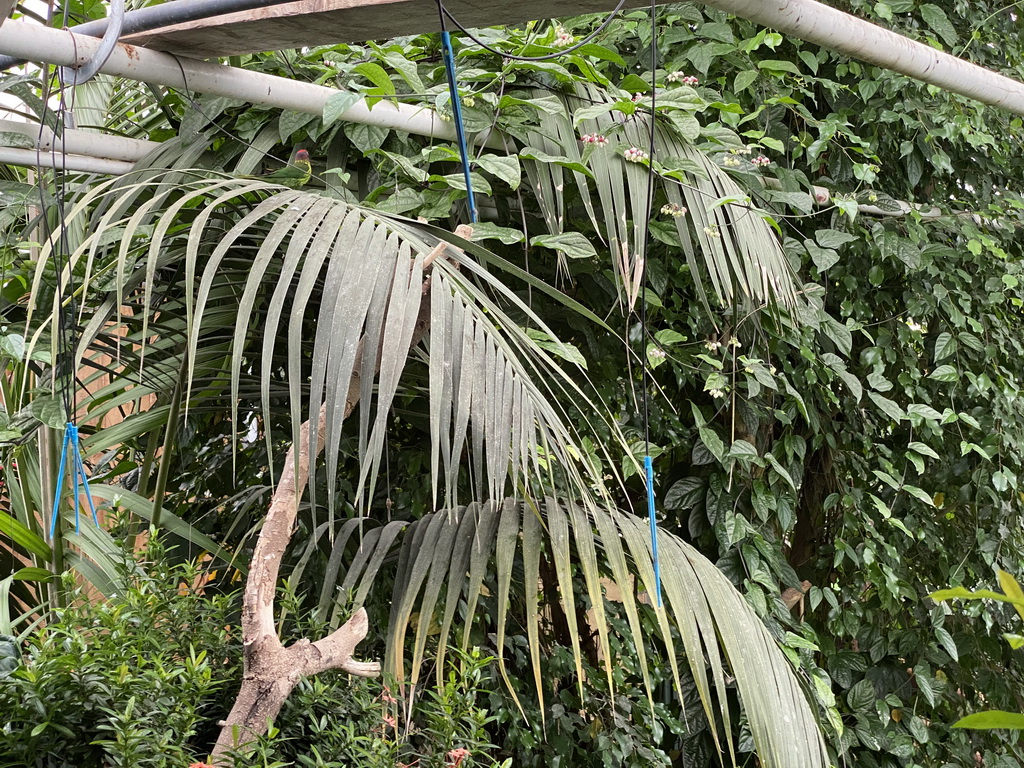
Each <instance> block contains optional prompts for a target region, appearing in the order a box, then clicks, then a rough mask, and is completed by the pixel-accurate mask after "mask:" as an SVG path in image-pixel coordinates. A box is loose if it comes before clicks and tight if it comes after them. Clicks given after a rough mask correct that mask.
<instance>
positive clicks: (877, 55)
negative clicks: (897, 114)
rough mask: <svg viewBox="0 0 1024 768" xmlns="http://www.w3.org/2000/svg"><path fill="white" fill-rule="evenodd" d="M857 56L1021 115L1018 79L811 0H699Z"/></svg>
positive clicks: (1023, 88)
mask: <svg viewBox="0 0 1024 768" xmlns="http://www.w3.org/2000/svg"><path fill="white" fill-rule="evenodd" d="M701 2H703V3H704V4H705V5H710V6H712V7H713V8H718V9H719V10H722V11H725V12H726V13H731V14H734V15H736V16H742V17H743V18H745V19H749V20H750V21H753V22H756V23H758V24H763V25H764V26H766V27H771V28H772V29H776V30H778V31H779V32H782V33H783V34H786V35H791V36H793V37H798V38H800V39H801V40H806V41H807V42H809V43H815V44H816V45H820V46H822V47H823V48H826V49H830V50H835V51H839V52H840V53H845V54H846V55H847V56H852V57H853V58H855V59H859V60H860V61H864V62H867V63H868V64H874V65H876V66H879V67H883V68H885V69H891V70H892V71H893V72H899V73H900V74H903V75H906V76H907V77H912V78H914V79H915V80H920V81H922V82H925V83H929V84H931V85H936V86H938V87H939V88H942V89H944V90H947V91H952V92H953V93H959V94H960V95H961V96H967V97H968V98H971V99H976V100H977V101H980V102H983V103H985V104H990V105H992V106H993V107H1000V108H1001V109H1006V110H1009V111H1010V112H1015V113H1017V114H1018V115H1024V83H1020V82H1018V81H1017V80H1012V79H1011V78H1009V77H1004V76H1003V75H1000V74H998V73H997V72H992V71H991V70H988V69H985V68H984V67H979V66H978V65H977V64H971V63H970V62H968V61H964V60H963V59H958V58H956V57H955V56H950V55H949V54H948V53H943V52H942V51H937V50H935V49H934V48H932V47H931V46H928V45H925V44H924V43H918V42H916V41H914V40H911V39H910V38H907V37H904V36H903V35H899V34H896V33H895V32H891V31H890V30H888V29H885V28H883V27H879V26H878V25H876V24H872V23H871V22H869V21H864V20H863V19H858V18H857V17H855V16H851V15H850V14H848V13H843V12H842V11H838V10H836V9H835V8H830V7H829V6H827V5H824V4H823V3H819V2H816V1H815V0H770V1H769V0H701Z"/></svg>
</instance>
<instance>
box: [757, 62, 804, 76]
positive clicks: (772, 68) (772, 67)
mask: <svg viewBox="0 0 1024 768" xmlns="http://www.w3.org/2000/svg"><path fill="white" fill-rule="evenodd" d="M757 66H758V68H760V69H767V70H768V71H769V72H790V73H792V74H794V75H799V74H800V68H799V67H797V65H796V64H794V63H793V62H791V61H782V60H776V59H768V60H767V61H759V62H757Z"/></svg>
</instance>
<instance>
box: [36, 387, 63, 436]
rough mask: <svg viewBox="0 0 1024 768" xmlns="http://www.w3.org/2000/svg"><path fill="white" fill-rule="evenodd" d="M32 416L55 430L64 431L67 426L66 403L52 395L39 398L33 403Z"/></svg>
mask: <svg viewBox="0 0 1024 768" xmlns="http://www.w3.org/2000/svg"><path fill="white" fill-rule="evenodd" d="M32 415H33V416H35V417H36V418H37V419H38V420H39V421H40V422H42V423H43V424H45V425H46V426H48V427H52V428H53V429H64V425H65V424H67V415H66V414H65V413H64V403H63V402H61V399H60V398H59V397H51V396H50V395H44V396H42V397H37V398H36V399H35V400H33V401H32Z"/></svg>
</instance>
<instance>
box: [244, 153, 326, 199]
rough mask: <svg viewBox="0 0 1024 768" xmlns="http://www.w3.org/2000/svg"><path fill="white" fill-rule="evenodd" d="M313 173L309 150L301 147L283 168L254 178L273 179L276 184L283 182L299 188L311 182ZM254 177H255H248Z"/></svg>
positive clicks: (282, 183)
mask: <svg viewBox="0 0 1024 768" xmlns="http://www.w3.org/2000/svg"><path fill="white" fill-rule="evenodd" d="M312 175H313V166H311V165H310V163H309V152H307V151H306V150H304V149H300V150H299V151H298V152H296V153H295V157H294V158H292V160H291V161H290V162H289V163H288V165H286V166H284V167H283V168H278V169H277V170H276V171H271V172H270V173H267V174H264V175H263V176H257V177H254V178H259V179H264V180H266V181H272V182H274V183H275V184H281V185H283V186H286V187H291V188H292V189H299V187H304V186H306V184H308V183H309V179H310V177H311V176H312ZM246 178H253V177H246Z"/></svg>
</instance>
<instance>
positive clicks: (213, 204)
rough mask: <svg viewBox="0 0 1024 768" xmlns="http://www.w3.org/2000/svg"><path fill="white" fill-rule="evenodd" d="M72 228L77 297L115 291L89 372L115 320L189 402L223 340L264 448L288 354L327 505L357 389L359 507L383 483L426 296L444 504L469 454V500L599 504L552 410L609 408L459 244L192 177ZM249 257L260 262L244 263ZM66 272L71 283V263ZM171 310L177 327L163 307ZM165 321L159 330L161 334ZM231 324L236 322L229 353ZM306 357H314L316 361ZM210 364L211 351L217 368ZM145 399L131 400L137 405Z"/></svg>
mask: <svg viewBox="0 0 1024 768" xmlns="http://www.w3.org/2000/svg"><path fill="white" fill-rule="evenodd" d="M69 218H70V219H71V220H72V221H78V223H79V229H80V231H81V232H82V233H83V234H82V236H81V237H80V238H79V239H78V240H77V242H76V243H75V247H74V250H73V252H72V253H71V255H70V264H71V267H70V269H72V270H74V271H75V272H76V273H77V274H79V275H81V274H82V273H84V279H81V278H80V279H79V281H78V290H79V291H80V292H81V293H83V294H84V293H85V292H87V291H90V290H93V289H94V288H95V287H96V285H94V284H96V283H97V281H99V282H100V283H103V282H104V281H105V285H106V286H107V287H106V289H105V291H101V293H104V292H105V294H106V299H105V300H104V301H102V302H100V303H99V305H98V307H99V308H98V310H97V311H96V312H95V313H94V314H93V315H92V316H91V317H89V318H85V317H83V318H82V323H83V327H84V328H85V330H86V332H85V333H84V335H83V337H82V340H81V342H80V344H79V348H78V356H79V362H80V361H81V360H82V359H83V358H85V357H86V356H87V355H88V354H89V353H88V350H89V349H90V348H91V345H93V344H94V343H95V341H96V339H97V338H98V337H99V336H100V335H101V334H102V333H110V332H111V328H110V327H109V324H111V323H113V324H114V326H122V325H124V324H125V323H130V324H131V327H132V328H131V332H130V333H131V335H130V339H131V342H132V344H131V346H132V347H133V349H126V350H125V355H126V358H125V360H124V361H120V362H121V363H124V362H126V361H127V360H128V359H129V358H130V359H132V360H134V363H133V364H137V365H138V366H139V369H140V374H144V373H145V372H146V371H147V370H151V369H152V366H156V367H157V371H159V372H161V373H160V377H161V379H162V380H163V381H164V382H166V383H168V384H169V383H172V382H173V380H174V378H173V373H174V372H175V371H176V370H177V367H178V366H179V365H180V362H181V360H182V357H184V360H185V365H186V370H187V375H186V387H185V390H186V392H188V393H190V397H191V395H193V394H194V393H195V385H196V383H197V375H198V374H199V373H200V372H201V371H202V368H201V366H202V364H203V355H204V353H207V352H208V348H209V345H210V344H211V343H213V344H214V345H215V347H216V348H217V349H223V351H222V352H221V353H220V354H223V355H224V358H225V359H226V360H227V361H228V363H227V373H228V375H227V377H226V378H227V384H228V386H227V389H226V391H223V390H222V392H223V394H224V395H227V396H228V397H229V398H230V410H231V414H232V418H233V421H234V423H235V434H236V435H237V433H238V432H240V431H242V430H243V429H244V428H245V427H244V425H242V424H241V423H240V422H239V401H240V397H241V382H242V376H243V372H244V371H245V369H246V367H247V366H248V365H249V364H250V361H251V360H252V358H253V355H254V351H255V350H260V354H259V357H260V358H261V363H260V366H261V375H260V377H259V378H260V401H261V407H262V409H263V412H264V414H265V415H267V416H268V418H267V419H266V424H267V434H266V437H267V441H268V445H269V444H270V443H271V442H272V439H273V435H272V434H271V427H270V424H271V422H270V419H269V412H270V408H271V394H270V388H269V387H270V385H269V379H270V377H269V376H268V373H269V369H268V366H270V365H271V361H272V360H276V359H277V353H278V352H279V351H280V347H281V346H282V345H285V346H286V349H285V354H286V369H287V386H288V390H289V401H290V413H291V422H292V425H293V430H294V431H293V438H295V437H297V431H298V428H299V425H300V424H301V423H302V422H303V421H304V420H306V418H307V415H306V414H309V415H312V414H315V413H316V412H317V411H318V410H319V404H320V403H321V402H325V403H326V410H327V418H326V420H325V426H324V430H325V435H323V436H321V435H320V434H319V428H318V427H317V426H316V425H317V420H316V419H312V424H313V427H312V428H311V430H310V442H311V445H315V443H316V442H317V441H318V440H320V439H322V438H323V439H326V444H327V450H326V453H325V459H326V466H327V478H328V481H327V482H328V488H327V491H328V493H327V496H328V499H327V501H328V506H329V508H330V509H332V510H333V504H334V497H335V488H336V468H337V466H338V446H339V443H340V440H341V434H342V428H343V426H344V423H345V421H346V403H347V402H348V400H349V398H350V394H351V393H350V388H352V387H355V388H356V389H355V390H353V393H354V394H359V395H361V397H360V398H359V399H360V400H361V402H362V404H363V407H362V408H361V409H360V416H359V426H358V434H359V458H360V462H361V467H362V470H361V474H360V477H359V479H358V484H357V498H361V497H364V496H365V495H366V494H368V493H370V492H372V489H373V488H374V486H375V483H376V480H377V474H378V470H379V467H380V462H381V458H382V455H383V448H384V435H385V431H386V427H387V420H388V413H389V411H390V409H391V407H392V404H393V402H394V399H395V397H396V395H397V393H398V391H399V385H400V381H401V379H402V377H403V374H404V372H405V369H406V367H407V364H408V361H409V360H410V357H409V355H408V345H409V341H410V340H411V338H412V334H413V328H414V325H415V324H416V322H417V318H418V316H419V314H420V311H421V307H423V308H426V305H427V304H428V303H429V316H428V319H429V322H430V323H431V324H432V326H433V328H434V330H433V331H432V333H431V334H430V337H429V348H430V350H431V354H430V360H431V362H430V364H429V376H430V380H431V382H432V384H436V385H438V386H437V388H435V387H433V386H432V387H431V403H430V423H431V439H432V456H433V469H434V479H433V483H434V488H435V499H437V497H438V496H440V494H441V492H442V491H441V489H442V488H443V494H444V502H445V503H444V505H445V506H450V505H451V504H454V503H456V502H457V487H458V482H457V481H458V473H459V468H460V466H463V465H464V462H463V456H464V454H465V455H466V456H467V457H468V463H469V466H470V467H471V470H472V471H471V480H472V482H473V485H474V487H475V489H476V490H475V493H474V495H476V496H477V497H483V498H503V497H504V496H505V495H507V494H509V493H511V494H512V495H515V494H516V493H527V494H532V495H541V496H542V495H543V494H544V493H549V494H550V493H569V494H570V495H573V496H576V497H579V498H595V494H597V496H601V495H602V494H604V491H603V490H602V487H601V481H600V479H599V478H598V479H596V480H595V479H594V478H592V477H589V475H588V468H587V467H586V466H585V464H584V459H583V457H584V456H585V455H586V451H584V450H583V449H582V444H581V441H580V439H579V437H578V434H577V432H576V430H574V429H573V428H571V427H570V426H568V425H569V424H570V421H569V420H568V419H567V418H566V415H565V413H564V412H563V411H562V410H561V408H560V407H559V406H558V405H556V403H557V402H559V401H560V399H562V396H563V395H565V394H569V395H570V401H573V402H576V403H578V404H579V405H580V410H581V411H584V412H586V411H588V410H589V411H590V412H592V413H593V412H600V409H597V408H595V407H593V404H592V403H590V401H589V400H588V399H587V397H586V395H585V393H584V390H583V388H582V387H581V386H580V383H579V381H578V380H579V379H580V378H581V377H580V375H579V373H578V372H577V373H575V374H574V375H572V376H570V375H569V374H568V373H566V372H565V371H564V370H563V369H562V368H561V367H560V366H559V365H557V364H556V362H555V360H554V358H553V357H552V356H551V355H550V354H549V353H548V352H547V351H545V350H544V349H543V348H542V347H541V346H540V345H539V344H538V343H537V342H536V341H534V340H533V339H532V338H531V337H530V336H529V335H528V334H527V333H526V332H525V331H524V330H523V329H522V328H521V327H520V326H519V325H518V324H517V323H516V322H515V321H514V320H513V319H512V318H511V317H510V315H509V311H508V310H509V308H510V307H511V308H512V309H514V310H515V312H516V313H517V314H518V315H521V316H526V317H528V318H529V322H530V323H531V324H532V325H533V327H535V328H540V329H543V330H545V331H547V332H548V333H549V335H550V336H551V337H552V338H554V334H553V333H550V329H547V328H546V326H545V325H544V323H543V322H542V320H541V318H540V317H538V316H537V315H536V314H534V313H533V312H532V310H530V308H529V307H528V306H527V305H526V304H525V303H524V302H523V301H522V300H521V299H520V298H519V297H518V296H517V295H516V294H515V292H514V291H513V290H511V289H510V288H509V287H508V286H506V285H505V284H504V283H503V282H502V281H500V280H498V279H496V278H495V277H494V276H493V275H492V274H490V273H489V272H488V270H487V269H486V268H484V267H483V266H481V264H480V263H479V262H478V261H477V260H476V259H475V258H473V257H470V256H468V255H467V254H466V253H465V252H464V251H463V250H462V249H461V248H460V247H459V243H462V244H466V243H465V241H463V240H460V239H458V238H455V237H452V238H450V242H448V241H445V240H442V239H441V238H440V237H438V235H437V233H436V231H433V230H431V229H428V228H424V227H420V226H419V225H418V224H416V223H413V222H409V221H407V220H403V219H398V218H392V217H388V216H385V215H382V214H380V213H378V212H375V211H372V210H369V209H364V208H360V207H357V206H353V205H350V204H348V203H346V202H344V201H342V200H337V199H331V198H326V197H323V196H321V195H318V194H316V193H314V192H305V191H295V190H290V189H285V188H282V187H279V186H276V185H274V184H271V183H268V182H264V181H260V180H242V179H236V178H219V179H218V178H214V179H210V178H204V177H200V176H199V174H198V173H191V174H190V173H189V172H187V171H181V172H179V171H172V172H162V173H160V172H154V173H149V174H146V175H145V176H144V178H143V179H142V180H139V181H134V182H132V181H129V180H121V181H118V182H109V183H106V184H102V185H99V186H98V187H97V188H95V189H94V190H93V191H91V192H90V193H88V194H86V195H84V196H83V197H82V198H81V199H80V200H79V201H78V202H77V204H76V205H75V206H74V208H73V209H72V211H71V212H70V214H69ZM111 232H116V233H117V237H111V235H110V233H111ZM439 248H441V249H444V248H447V251H446V253H445V254H444V255H443V256H442V257H440V258H437V259H436V260H434V261H433V263H432V265H431V276H430V286H431V287H430V289H429V293H428V295H424V286H425V282H424V281H425V278H424V260H425V259H426V257H427V256H428V255H429V254H431V253H433V252H435V251H437V250H438V249H439ZM477 250H478V248H477ZM242 254H251V256H250V257H249V259H248V260H245V259H244V258H242ZM49 258H50V250H49V245H47V246H45V247H44V249H43V253H42V258H41V259H40V266H39V268H38V270H37V273H36V276H35V288H36V289H38V288H39V287H40V286H42V285H43V283H44V281H45V279H46V275H47V273H46V266H47V264H48V260H49ZM495 258H497V257H495ZM169 270H176V271H178V272H179V273H180V274H181V275H183V279H182V283H183V286H182V290H183V293H182V294H179V296H178V297H177V298H172V299H171V301H170V303H168V301H167V300H166V299H162V298H160V293H159V291H160V290H165V288H163V289H161V288H159V287H158V286H159V280H158V276H159V275H161V274H165V273H167V272H168V271H169ZM61 279H62V281H63V282H64V284H65V285H67V284H68V270H65V272H64V274H63V275H62V276H61ZM269 286H273V288H272V289H271V288H270V287H269ZM34 292H35V291H34ZM39 295H43V292H39ZM129 299H131V302H132V303H133V306H134V307H135V312H136V313H137V314H136V315H133V316H132V317H131V318H127V317H125V316H123V312H122V310H123V308H124V307H125V306H126V302H128V300H129ZM53 301H54V302H56V301H57V299H56V298H54V300H53ZM176 302H180V304H176ZM83 304H84V303H83ZM176 306H181V308H182V309H183V312H179V313H178V314H179V315H183V317H181V316H176V315H175V313H174V312H171V310H172V309H173V308H174V307H176ZM232 314H233V315H234V316H233V317H232ZM56 315H57V307H56V304H55V303H54V304H53V305H52V306H51V308H50V312H49V314H48V315H44V314H42V313H41V312H40V311H39V308H38V307H37V308H36V309H34V310H33V312H30V316H29V321H28V323H29V330H30V333H31V335H32V342H31V343H32V344H35V343H38V340H40V339H42V338H44V337H47V336H46V335H47V333H48V332H49V330H50V329H51V328H52V323H53V319H54V318H55V317H56ZM229 318H230V319H229ZM313 322H315V330H314V331H313V332H312V338H310V330H309V328H310V325H311V323H313ZM158 323H159V324H160V325H159V327H160V330H161V331H162V333H160V334H155V333H154V330H155V329H157V327H158V325H157V324H158ZM225 327H227V328H230V329H231V330H230V333H229V335H230V337H231V338H230V341H229V342H227V343H226V344H224V340H223V336H224V329H225ZM178 329H180V330H178ZM182 334H183V335H184V337H185V339H186V343H185V345H184V349H183V350H182V349H181V339H182ZM53 336H54V335H53V334H50V336H49V338H53ZM221 344H224V346H223V348H221V347H219V346H216V345H221ZM304 350H311V354H310V355H309V357H308V358H306V357H305V355H304ZM216 362H217V357H216V355H213V359H212V360H209V361H208V363H207V368H210V367H212V366H214V365H215V364H216ZM452 363H454V364H452ZM446 366H448V367H447V368H446ZM76 367H77V366H76ZM362 371H376V372H378V373H377V375H376V376H369V375H361V372H362ZM307 376H308V387H307V384H306V377H307ZM146 392H147V390H146V389H145V388H143V389H139V390H138V391H137V392H136V396H142V395H143V394H146ZM125 397H128V395H125ZM188 400H189V398H186V402H188ZM588 405H590V406H591V407H590V408H587V406H588ZM623 444H624V441H623ZM538 447H539V448H538ZM310 487H311V493H312V488H313V486H312V485H311V486H310ZM311 503H315V499H311ZM330 528H331V530H332V531H333V528H334V526H333V525H331V526H330Z"/></svg>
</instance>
